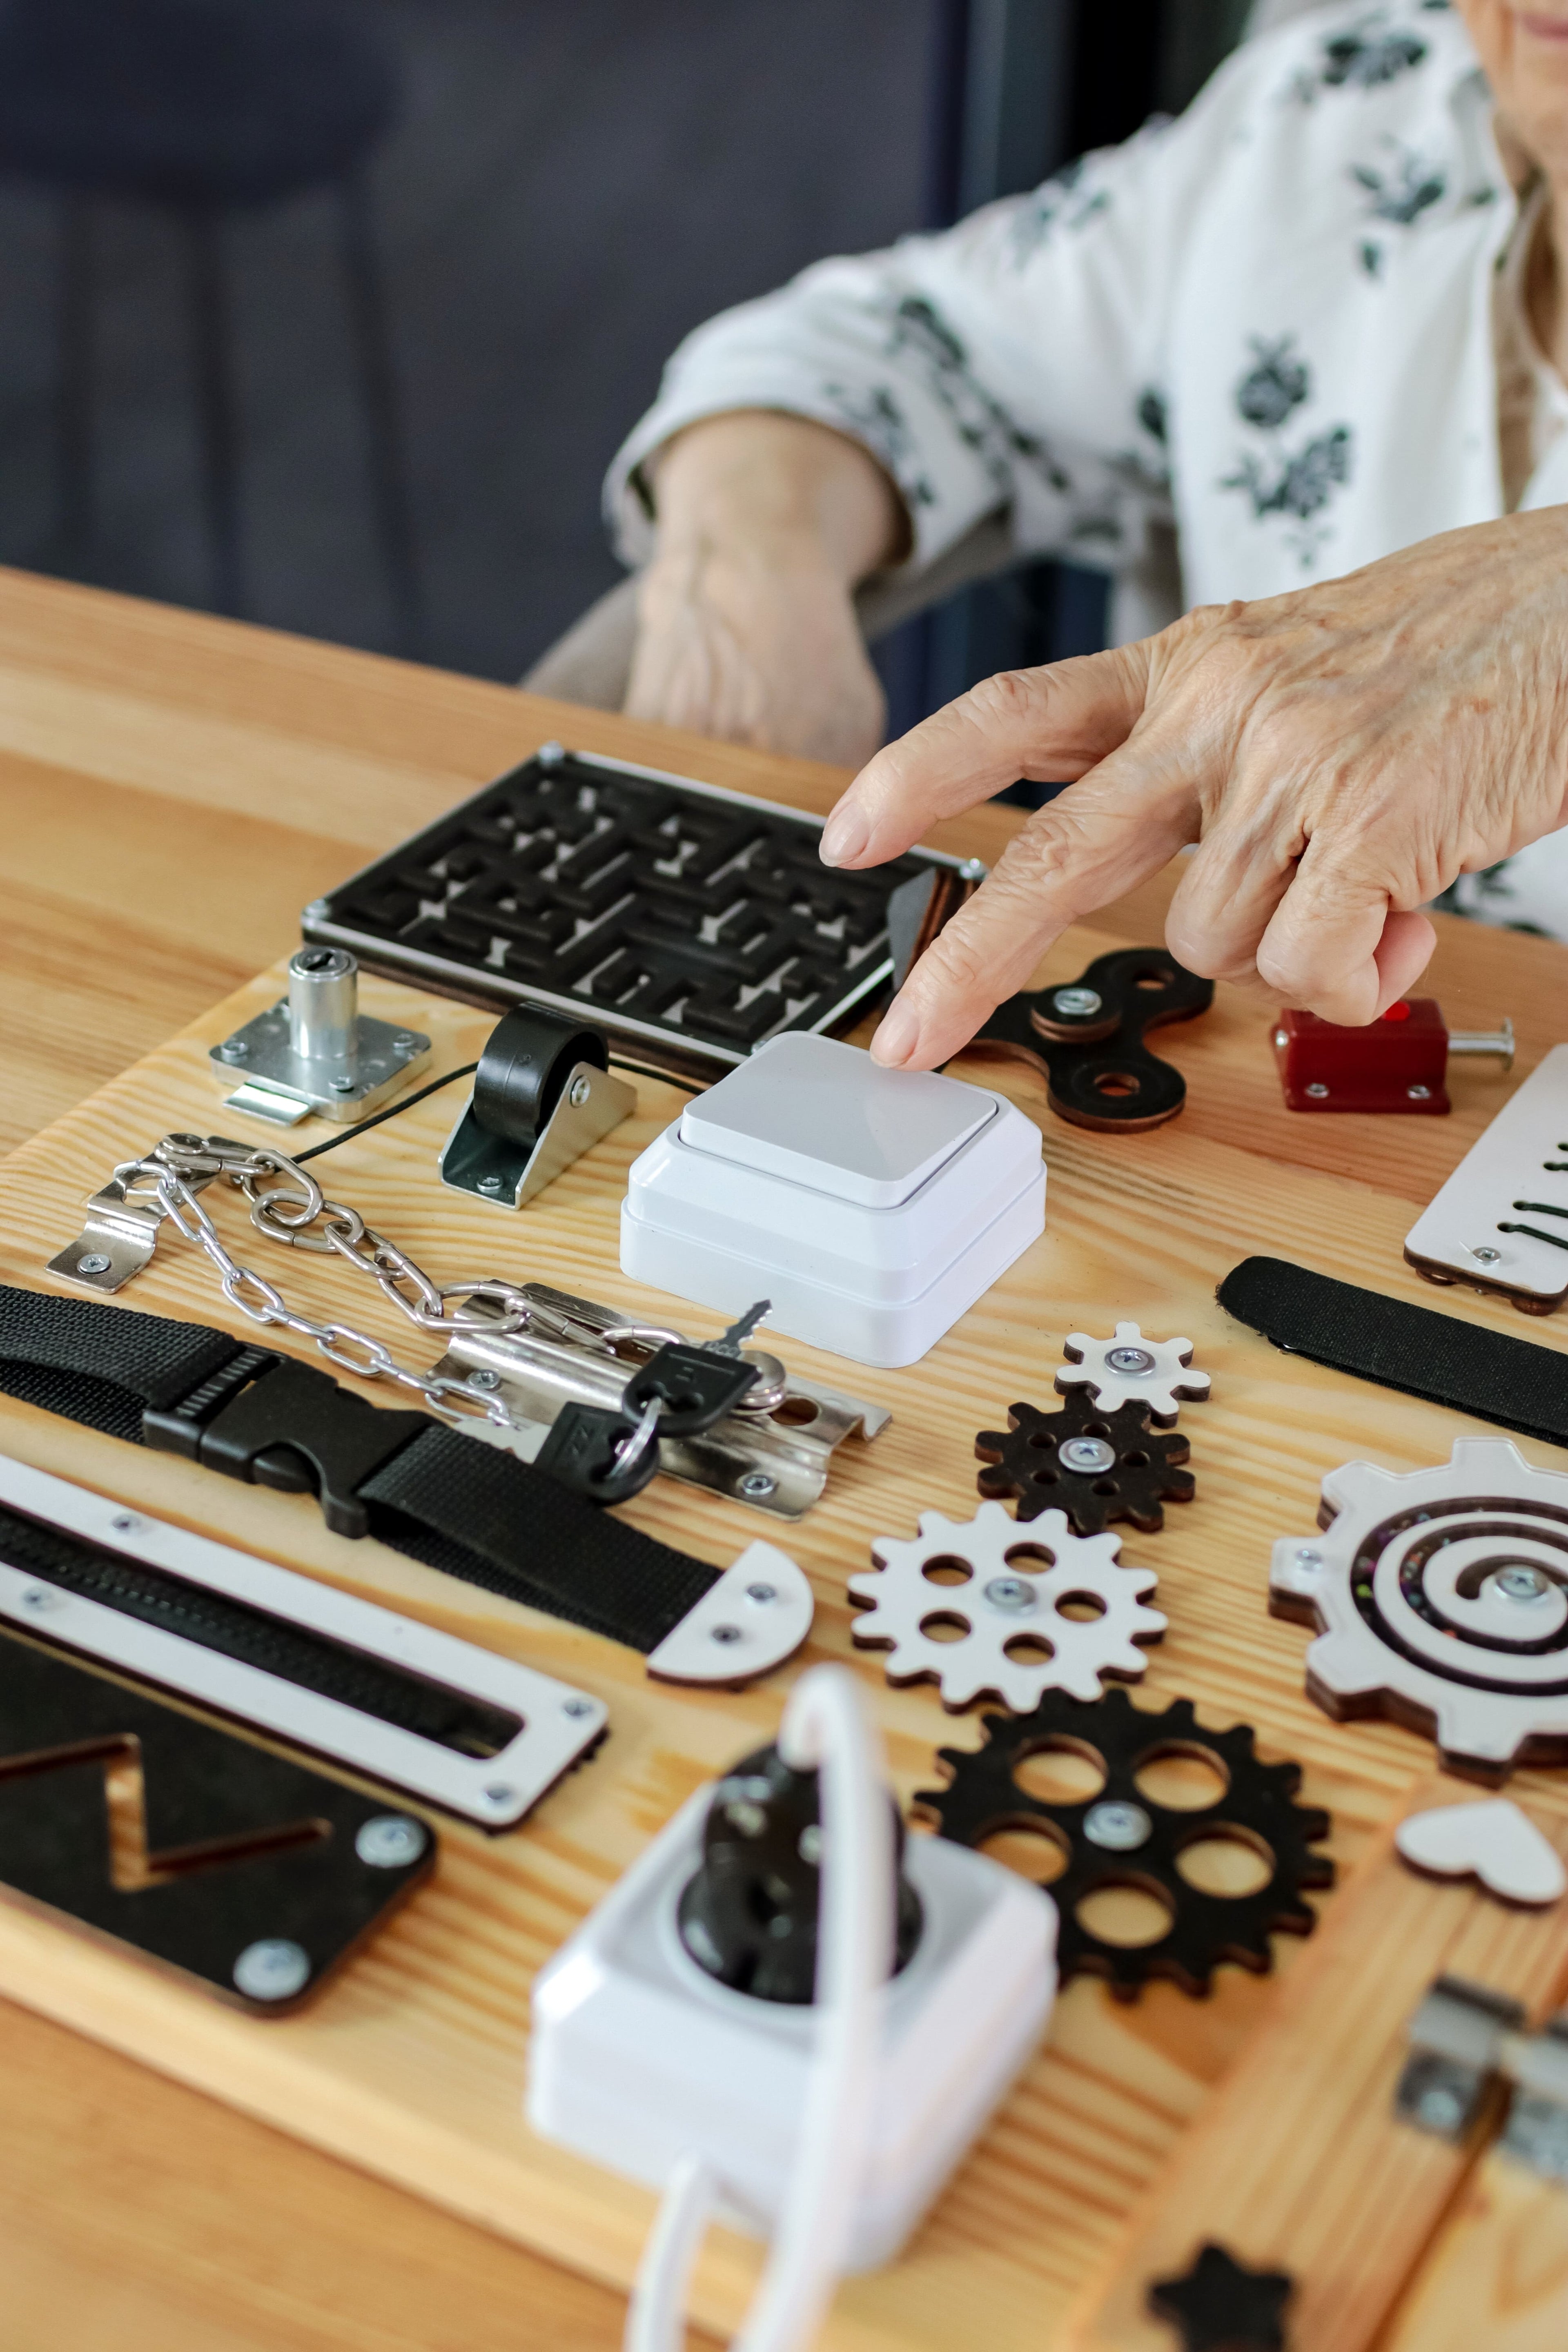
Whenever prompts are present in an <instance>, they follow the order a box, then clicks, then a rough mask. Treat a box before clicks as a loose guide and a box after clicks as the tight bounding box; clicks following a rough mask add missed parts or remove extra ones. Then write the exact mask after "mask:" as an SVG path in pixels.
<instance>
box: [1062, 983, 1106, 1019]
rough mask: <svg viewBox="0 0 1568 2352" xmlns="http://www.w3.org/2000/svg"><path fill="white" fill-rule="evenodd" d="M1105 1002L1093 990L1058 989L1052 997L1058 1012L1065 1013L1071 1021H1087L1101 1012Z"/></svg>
mask: <svg viewBox="0 0 1568 2352" xmlns="http://www.w3.org/2000/svg"><path fill="white" fill-rule="evenodd" d="M1103 1002H1104V999H1103V998H1102V997H1100V995H1098V994H1097V993H1096V992H1095V991H1094V990H1093V989H1092V988H1058V989H1057V990H1055V991H1054V992H1053V993H1052V996H1051V1003H1052V1004H1053V1005H1054V1006H1055V1008H1056V1010H1057V1011H1058V1013H1066V1014H1067V1016H1068V1020H1069V1021H1080V1020H1081V1021H1087V1020H1088V1019H1089V1016H1090V1015H1091V1014H1092V1013H1098V1012H1099V1011H1100V1006H1101V1004H1102V1003H1103Z"/></svg>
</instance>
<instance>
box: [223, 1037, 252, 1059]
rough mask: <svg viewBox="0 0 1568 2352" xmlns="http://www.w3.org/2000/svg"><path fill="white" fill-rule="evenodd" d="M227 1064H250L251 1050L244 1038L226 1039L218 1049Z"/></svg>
mask: <svg viewBox="0 0 1568 2352" xmlns="http://www.w3.org/2000/svg"><path fill="white" fill-rule="evenodd" d="M218 1052H219V1053H220V1054H221V1055H223V1058H224V1060H225V1061H226V1062H248V1061H249V1059H250V1048H249V1046H248V1045H247V1044H246V1042H245V1040H244V1038H243V1037H226V1038H225V1039H224V1041H223V1044H222V1045H220V1046H219V1047H218Z"/></svg>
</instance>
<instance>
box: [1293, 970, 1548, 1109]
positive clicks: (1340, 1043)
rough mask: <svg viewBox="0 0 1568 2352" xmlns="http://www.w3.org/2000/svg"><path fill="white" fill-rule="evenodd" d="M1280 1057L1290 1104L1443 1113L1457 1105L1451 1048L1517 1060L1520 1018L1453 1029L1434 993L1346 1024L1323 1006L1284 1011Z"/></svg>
mask: <svg viewBox="0 0 1568 2352" xmlns="http://www.w3.org/2000/svg"><path fill="white" fill-rule="evenodd" d="M1273 1038H1274V1057H1275V1060H1276V1061H1277V1062H1278V1064H1279V1077H1280V1082H1281V1084H1282V1085H1283V1087H1284V1088H1285V1107H1286V1108H1287V1109H1288V1110H1375V1111H1406V1112H1425V1113H1427V1114H1428V1115H1441V1114H1442V1113H1444V1112H1446V1111H1447V1109H1448V1108H1449V1102H1448V1093H1447V1085H1446V1083H1445V1081H1446V1078H1447V1066H1448V1056H1449V1055H1450V1054H1495V1055H1497V1056H1498V1058H1499V1059H1500V1062H1501V1064H1502V1066H1503V1068H1504V1069H1505V1070H1509V1069H1511V1068H1512V1067H1513V1024H1512V1022H1511V1021H1504V1022H1503V1023H1502V1024H1501V1026H1500V1029H1499V1030H1498V1032H1497V1034H1495V1035H1494V1036H1483V1035H1479V1034H1473V1033H1467V1032H1461V1031H1458V1030H1456V1031H1453V1032H1450V1030H1449V1028H1448V1024H1447V1022H1446V1021H1445V1020H1444V1018H1443V1008H1442V1006H1441V1005H1440V1004H1439V1003H1437V1001H1436V997H1432V996H1412V997H1410V998H1408V999H1405V1000H1402V1001H1401V1002H1400V1003H1397V1004H1391V1005H1390V1006H1389V1008H1388V1010H1387V1012H1386V1013H1384V1015H1383V1018H1382V1019H1381V1020H1380V1021H1373V1022H1369V1023H1368V1024H1367V1025H1366V1027H1365V1028H1363V1029H1344V1028H1341V1027H1340V1026H1339V1025H1338V1024H1337V1023H1335V1022H1332V1021H1320V1020H1319V1018H1318V1016H1317V1014H1316V1013H1280V1014H1279V1016H1278V1018H1277V1019H1276V1021H1275V1024H1274V1032H1273Z"/></svg>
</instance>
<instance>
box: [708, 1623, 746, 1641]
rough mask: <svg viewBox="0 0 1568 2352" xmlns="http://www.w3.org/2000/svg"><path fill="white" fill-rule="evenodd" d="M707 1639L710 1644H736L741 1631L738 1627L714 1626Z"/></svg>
mask: <svg viewBox="0 0 1568 2352" xmlns="http://www.w3.org/2000/svg"><path fill="white" fill-rule="evenodd" d="M708 1639H709V1640H710V1642H738V1641H739V1640H740V1639H741V1629H740V1627H739V1626H738V1625H715V1626H714V1628H713V1631H712V1632H711V1633H710V1634H709V1636H708Z"/></svg>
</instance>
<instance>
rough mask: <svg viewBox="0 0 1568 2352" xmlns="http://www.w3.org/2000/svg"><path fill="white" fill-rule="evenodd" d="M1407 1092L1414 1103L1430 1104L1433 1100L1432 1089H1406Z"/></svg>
mask: <svg viewBox="0 0 1568 2352" xmlns="http://www.w3.org/2000/svg"><path fill="white" fill-rule="evenodd" d="M1405 1093H1406V1095H1408V1097H1410V1100H1411V1101H1412V1102H1430V1101H1431V1099H1432V1089H1431V1087H1405Z"/></svg>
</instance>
